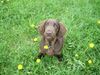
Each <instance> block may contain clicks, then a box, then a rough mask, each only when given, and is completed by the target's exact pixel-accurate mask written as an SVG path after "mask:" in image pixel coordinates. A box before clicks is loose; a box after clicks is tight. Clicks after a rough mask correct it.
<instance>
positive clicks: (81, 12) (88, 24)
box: [0, 0, 100, 75]
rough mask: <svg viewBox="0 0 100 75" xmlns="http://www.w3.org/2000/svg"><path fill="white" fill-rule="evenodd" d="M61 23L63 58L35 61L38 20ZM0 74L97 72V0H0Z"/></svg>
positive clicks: (99, 31)
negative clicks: (65, 29)
mask: <svg viewBox="0 0 100 75" xmlns="http://www.w3.org/2000/svg"><path fill="white" fill-rule="evenodd" d="M49 18H54V19H57V20H59V21H60V22H62V23H64V25H65V27H66V28H67V29H68V32H67V33H66V35H65V40H64V47H63V55H64V60H63V61H62V62H60V63H59V62H58V60H57V58H55V57H49V56H45V57H44V58H43V59H41V60H40V61H39V62H36V61H34V58H35V57H36V56H37V55H38V53H39V43H40V34H39V32H38V29H37V28H38V25H39V23H40V22H41V21H43V20H45V19H49ZM0 75H100V0H0Z"/></svg>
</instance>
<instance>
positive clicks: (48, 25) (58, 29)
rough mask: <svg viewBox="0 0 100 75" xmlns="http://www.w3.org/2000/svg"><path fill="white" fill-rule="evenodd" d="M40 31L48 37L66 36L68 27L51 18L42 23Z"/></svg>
mask: <svg viewBox="0 0 100 75" xmlns="http://www.w3.org/2000/svg"><path fill="white" fill-rule="evenodd" d="M39 32H40V34H41V35H42V36H44V37H45V38H46V39H54V38H55V37H62V36H64V34H65V33H66V28H65V27H64V25H63V24H62V23H60V22H58V21H57V20H55V19H49V20H45V21H43V22H41V23H40V25H39Z"/></svg>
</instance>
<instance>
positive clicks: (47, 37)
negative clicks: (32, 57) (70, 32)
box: [38, 19, 67, 61]
mask: <svg viewBox="0 0 100 75" xmlns="http://www.w3.org/2000/svg"><path fill="white" fill-rule="evenodd" d="M38 31H39V33H40V35H41V36H42V37H41V42H40V52H39V55H38V58H40V59H41V57H44V56H45V55H46V54H47V55H49V56H56V57H57V58H58V60H59V61H62V58H63V55H62V47H63V41H64V35H65V33H66V31H67V29H66V28H65V27H64V25H63V24H62V23H60V22H59V21H57V20H56V19H48V20H44V21H42V22H41V23H40V24H39V27H38ZM45 45H47V46H48V49H45V48H44V46H45Z"/></svg>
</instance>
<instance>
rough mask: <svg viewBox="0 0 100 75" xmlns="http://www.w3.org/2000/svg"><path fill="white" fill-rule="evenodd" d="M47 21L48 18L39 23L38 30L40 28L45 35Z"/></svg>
mask: <svg viewBox="0 0 100 75" xmlns="http://www.w3.org/2000/svg"><path fill="white" fill-rule="evenodd" d="M45 23H46V20H44V21H42V22H41V23H40V24H39V28H38V30H39V33H40V34H41V35H43V33H44V31H45V26H44V25H45Z"/></svg>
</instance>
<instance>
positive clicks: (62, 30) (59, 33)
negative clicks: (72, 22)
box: [58, 23, 67, 37]
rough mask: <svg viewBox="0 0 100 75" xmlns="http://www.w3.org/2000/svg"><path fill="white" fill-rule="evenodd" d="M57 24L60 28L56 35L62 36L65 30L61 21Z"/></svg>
mask: <svg viewBox="0 0 100 75" xmlns="http://www.w3.org/2000/svg"><path fill="white" fill-rule="evenodd" d="M59 25H60V29H59V32H58V37H63V36H64V35H65V33H66V31H67V30H66V28H65V27H64V25H63V24H62V23H59Z"/></svg>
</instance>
